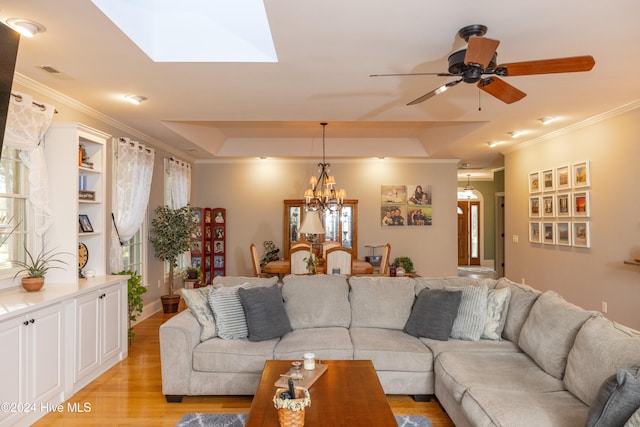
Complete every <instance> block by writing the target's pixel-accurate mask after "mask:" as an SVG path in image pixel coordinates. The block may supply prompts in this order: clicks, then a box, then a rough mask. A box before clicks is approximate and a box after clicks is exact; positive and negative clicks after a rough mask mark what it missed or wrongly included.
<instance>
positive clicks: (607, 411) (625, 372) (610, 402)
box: [587, 366, 640, 427]
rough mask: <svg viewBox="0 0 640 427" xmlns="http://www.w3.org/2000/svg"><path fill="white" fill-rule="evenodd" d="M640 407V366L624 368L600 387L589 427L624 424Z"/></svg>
mask: <svg viewBox="0 0 640 427" xmlns="http://www.w3.org/2000/svg"><path fill="white" fill-rule="evenodd" d="M639 407H640V367H638V366H636V367H633V368H622V369H620V370H618V373H617V374H616V375H612V376H611V377H609V378H607V380H605V382H604V383H603V384H602V386H601V387H600V392H599V393H598V397H597V399H596V401H595V403H594V404H593V405H592V406H591V408H590V409H589V415H588V417H587V427H611V426H623V425H624V424H625V423H626V422H627V420H628V419H629V418H631V416H632V415H633V413H634V412H635V411H636V410H637V409H638V408H639Z"/></svg>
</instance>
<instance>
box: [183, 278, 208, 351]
mask: <svg viewBox="0 0 640 427" xmlns="http://www.w3.org/2000/svg"><path fill="white" fill-rule="evenodd" d="M210 290H211V286H207V287H204V288H196V289H183V290H182V298H184V301H185V303H186V304H187V307H189V310H190V311H191V313H192V314H193V316H194V317H195V318H196V319H197V320H198V323H200V327H201V329H200V341H206V340H208V339H209V338H214V337H215V336H216V320H215V318H214V317H213V311H211V305H210V304H209V291H210Z"/></svg>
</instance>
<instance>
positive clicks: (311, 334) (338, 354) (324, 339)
mask: <svg viewBox="0 0 640 427" xmlns="http://www.w3.org/2000/svg"><path fill="white" fill-rule="evenodd" d="M308 352H311V353H314V354H315V355H316V360H322V359H334V360H352V359H353V345H352V344H351V336H350V335H349V330H348V329H347V328H340V327H329V328H312V329H294V330H293V331H291V332H289V333H288V334H286V335H285V336H283V337H282V338H280V342H279V343H278V344H277V345H276V347H275V349H274V351H273V356H274V358H275V359H294V360H295V359H302V355H303V354H305V353H308Z"/></svg>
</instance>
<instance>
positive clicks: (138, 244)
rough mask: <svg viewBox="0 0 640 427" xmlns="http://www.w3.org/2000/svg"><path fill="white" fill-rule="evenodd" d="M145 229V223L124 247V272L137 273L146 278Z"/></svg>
mask: <svg viewBox="0 0 640 427" xmlns="http://www.w3.org/2000/svg"><path fill="white" fill-rule="evenodd" d="M144 228H145V224H144V223H143V224H142V226H141V227H140V230H138V231H137V232H136V234H134V235H133V237H132V238H131V239H130V240H129V241H128V242H126V243H124V244H123V245H122V257H123V262H124V270H128V271H135V272H136V273H138V274H139V275H141V276H144V274H143V268H144V265H143V264H142V260H143V259H144V253H143V252H144V249H145V246H144V245H143V244H142V242H143V241H144V240H143V237H142V236H143V234H144V233H143V231H144Z"/></svg>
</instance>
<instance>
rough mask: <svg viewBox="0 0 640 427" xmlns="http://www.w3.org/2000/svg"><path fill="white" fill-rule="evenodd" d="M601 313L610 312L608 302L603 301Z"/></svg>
mask: <svg viewBox="0 0 640 427" xmlns="http://www.w3.org/2000/svg"><path fill="white" fill-rule="evenodd" d="M600 311H601V312H602V314H607V311H609V306H608V304H607V302H606V301H602V303H601V307H600Z"/></svg>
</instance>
